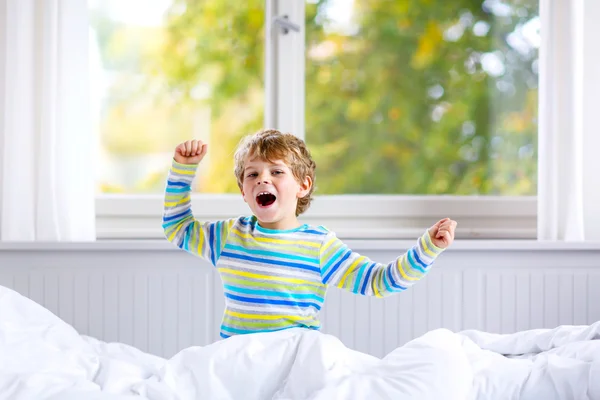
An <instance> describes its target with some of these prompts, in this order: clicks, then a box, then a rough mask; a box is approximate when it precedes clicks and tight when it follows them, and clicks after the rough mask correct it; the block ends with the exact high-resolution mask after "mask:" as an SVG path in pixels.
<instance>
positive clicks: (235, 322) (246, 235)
mask: <svg viewBox="0 0 600 400" xmlns="http://www.w3.org/2000/svg"><path fill="white" fill-rule="evenodd" d="M196 167H197V166H196V165H182V164H178V163H176V162H175V161H173V166H172V168H171V171H170V173H169V177H168V179H167V186H166V190H165V201H164V214H163V229H164V233H165V236H166V238H167V239H168V240H169V241H171V242H173V243H174V244H175V245H177V246H178V247H180V248H182V249H184V250H185V251H188V252H190V253H192V254H195V255H198V256H200V257H202V258H204V259H205V260H208V261H209V262H210V263H211V264H212V265H214V266H216V267H217V270H218V271H219V274H220V275H221V280H222V282H223V290H224V294H225V304H226V307H225V313H224V315H223V320H222V324H221V332H220V335H221V337H223V338H227V337H230V336H232V335H239V334H244V333H257V332H273V331H277V330H282V329H289V328H297V327H300V328H307V329H319V328H320V323H319V320H318V318H317V317H318V313H319V311H320V310H321V308H322V307H323V303H324V300H325V295H326V291H327V286H329V285H334V286H337V287H339V288H343V289H346V290H349V291H351V292H353V293H356V294H361V295H367V296H378V297H383V296H387V295H390V294H392V293H396V292H401V291H403V290H406V289H407V288H409V287H410V286H412V285H413V284H414V283H416V282H417V281H418V280H420V279H422V278H423V276H425V275H426V273H427V272H428V270H429V267H430V266H431V264H432V262H433V261H434V259H435V258H436V257H437V256H438V255H439V254H440V253H441V249H438V248H436V247H435V246H434V245H433V243H432V242H431V239H430V238H429V234H428V233H426V234H425V235H423V236H422V237H421V238H420V239H419V241H418V243H417V244H416V245H415V246H414V247H413V248H411V249H410V250H409V251H408V252H406V253H405V254H403V255H401V256H400V257H398V258H397V259H396V260H394V261H392V262H391V263H388V264H380V263H376V262H373V261H371V260H369V259H368V258H367V257H364V256H361V255H360V254H358V253H356V252H353V251H352V250H351V249H349V248H348V247H347V246H346V245H345V244H344V243H343V242H341V241H340V240H339V239H338V238H337V237H336V236H335V234H334V233H332V232H329V231H328V230H327V229H325V228H324V227H314V226H308V225H302V226H299V227H298V228H296V229H291V230H285V231H276V230H269V229H266V228H262V227H261V226H260V225H259V224H258V221H257V220H256V218H255V217H240V218H236V219H230V220H224V221H216V222H200V221H197V220H196V219H195V218H194V217H193V214H192V209H191V197H190V191H191V186H192V181H193V179H194V177H195V171H196Z"/></svg>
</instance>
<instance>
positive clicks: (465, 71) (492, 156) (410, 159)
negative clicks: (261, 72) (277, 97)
mask: <svg viewBox="0 0 600 400" xmlns="http://www.w3.org/2000/svg"><path fill="white" fill-rule="evenodd" d="M306 36H307V37H306V42H307V51H306V54H307V59H306V79H305V82H306V140H307V142H308V143H310V144H311V146H312V148H314V149H315V156H316V158H317V160H316V161H317V165H319V167H320V170H319V181H320V188H321V193H331V194H346V193H372V194H378V193H391V194H436V195H437V194H452V195H457V194H458V195H481V194H482V195H490V194H494V195H534V194H535V193H536V172H537V171H536V162H537V157H536V151H537V144H536V138H537V125H536V116H537V106H538V104H537V84H538V80H537V58H538V52H537V49H538V47H539V43H540V37H539V18H538V2H537V0H510V1H493V0H486V1H483V2H481V1H468V2H452V1H450V2H449V1H443V0H436V1H394V2H390V1H366V2H365V1H353V0H338V1H329V2H318V3H317V2H314V3H309V4H307V7H306Z"/></svg>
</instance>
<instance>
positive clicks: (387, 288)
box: [379, 269, 393, 293]
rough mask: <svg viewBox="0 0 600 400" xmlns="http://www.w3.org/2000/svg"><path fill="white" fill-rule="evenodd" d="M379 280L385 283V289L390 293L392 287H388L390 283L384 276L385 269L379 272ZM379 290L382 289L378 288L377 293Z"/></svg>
mask: <svg viewBox="0 0 600 400" xmlns="http://www.w3.org/2000/svg"><path fill="white" fill-rule="evenodd" d="M381 280H382V281H383V284H384V285H385V290H387V291H388V293H392V292H393V290H392V288H391V287H390V284H389V283H388V281H387V279H386V276H385V269H384V270H383V271H382V274H381ZM381 292H382V291H381V289H380V290H379V293H381Z"/></svg>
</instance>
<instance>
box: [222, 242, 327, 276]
mask: <svg viewBox="0 0 600 400" xmlns="http://www.w3.org/2000/svg"><path fill="white" fill-rule="evenodd" d="M225 248H226V249H231V250H238V251H242V252H245V253H250V254H257V255H261V256H270V257H279V258H287V259H288V260H296V261H305V262H308V263H311V264H315V265H319V262H318V261H317V260H316V259H315V258H309V257H302V256H295V255H293V254H285V253H279V252H276V251H266V250H255V249H248V248H246V247H242V246H238V245H235V244H229V243H227V244H226V245H225ZM316 271H317V272H318V271H319V269H318V268H317V270H316Z"/></svg>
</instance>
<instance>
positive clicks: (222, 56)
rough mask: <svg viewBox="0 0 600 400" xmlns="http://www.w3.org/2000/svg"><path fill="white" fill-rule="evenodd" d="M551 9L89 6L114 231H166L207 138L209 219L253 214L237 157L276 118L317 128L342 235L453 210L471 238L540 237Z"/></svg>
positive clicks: (334, 223)
mask: <svg viewBox="0 0 600 400" xmlns="http://www.w3.org/2000/svg"><path fill="white" fill-rule="evenodd" d="M538 15H539V12H538V1H535V0H509V1H500V0H482V1H475V2H472V1H468V2H467V1H465V2H458V3H457V2H443V1H440V0H434V1H411V2H409V1H406V2H404V1H402V2H400V1H385V0H376V1H368V2H365V1H358V0H327V1H313V0H309V1H306V3H304V2H303V1H297V2H296V1H294V2H288V1H282V0H250V1H247V2H244V3H239V4H237V3H236V6H235V7H232V6H231V4H230V3H229V2H227V1H224V0H213V1H210V2H209V1H185V0H152V1H146V2H142V1H127V2H122V1H117V0H111V1H100V0H95V1H92V0H90V16H91V21H92V26H93V28H94V32H95V35H96V42H95V43H96V44H97V54H98V57H97V60H98V62H97V63H96V64H95V65H96V68H95V75H94V76H95V77H96V78H95V79H94V82H95V83H96V85H95V86H94V88H95V90H96V93H97V96H96V97H97V98H98V99H100V100H101V102H100V107H99V110H100V114H99V124H98V126H99V133H98V136H99V142H100V144H101V146H100V148H101V149H102V154H101V159H102V169H101V171H99V179H98V182H99V187H98V189H99V202H98V212H99V217H100V221H99V224H98V225H99V229H100V231H101V232H100V237H103V236H105V237H115V236H119V234H118V233H117V234H115V232H116V231H118V230H119V229H121V230H123V229H125V228H124V226H127V229H129V230H131V232H134V233H132V234H131V235H127V234H125V235H124V236H135V237H138V236H144V234H143V232H150V228H149V227H152V233H148V234H147V236H150V237H152V236H155V235H156V234H157V233H158V232H157V231H158V230H159V228H160V226H159V225H157V223H156V218H157V217H159V211H158V210H160V209H161V201H162V190H163V187H164V177H165V174H166V171H167V169H168V168H169V164H170V159H171V155H172V151H173V148H174V146H175V145H176V144H177V143H179V142H181V141H183V140H186V139H189V138H200V139H202V140H205V141H208V142H209V146H210V150H209V155H208V160H207V162H206V163H204V162H203V163H204V165H205V166H206V167H205V168H201V169H200V171H199V172H200V174H201V176H200V179H198V180H197V186H196V187H195V188H194V190H195V191H196V192H198V193H199V194H198V195H197V196H200V197H198V199H200V198H201V200H202V202H203V204H204V205H207V206H206V207H204V208H202V209H199V208H198V207H196V208H195V210H196V211H198V212H199V213H201V214H202V215H200V217H201V218H202V217H205V218H212V217H227V216H230V214H229V213H234V214H237V213H239V212H244V210H245V207H244V205H243V202H242V201H241V199H239V196H238V195H237V193H238V189H237V185H236V183H235V179H234V176H233V173H232V166H233V165H232V152H233V148H234V147H235V145H236V144H237V142H238V140H239V138H240V137H241V136H242V135H245V134H247V133H251V132H253V131H256V130H258V129H260V128H261V127H263V126H264V125H267V126H269V127H277V128H280V129H282V130H289V131H292V132H294V133H296V134H298V135H300V136H302V137H304V138H305V140H306V141H307V143H308V144H309V146H310V148H311V150H312V152H313V154H314V156H315V158H316V160H317V164H318V179H317V194H320V195H322V197H320V198H318V200H317V201H316V202H315V204H314V206H313V207H311V210H310V211H309V213H308V215H307V218H308V219H311V218H315V220H318V222H320V223H326V224H327V225H328V226H329V227H331V228H332V229H334V230H337V231H338V233H339V231H340V229H341V230H342V231H343V230H344V229H347V230H348V231H352V230H355V231H356V230H358V231H359V232H355V233H354V234H349V236H354V237H365V236H374V237H393V238H397V237H412V236H414V234H415V232H416V230H419V231H420V230H421V229H424V228H425V227H426V226H428V225H427V224H428V223H429V222H431V221H430V220H431V219H433V218H435V217H437V216H438V214H439V215H440V216H446V215H448V214H451V215H452V216H456V217H457V218H460V217H461V216H462V217H463V219H462V221H464V223H463V224H462V225H461V226H462V228H463V232H465V233H466V235H467V236H470V237H513V238H517V237H534V236H535V197H533V195H535V193H536V174H537V94H538V91H537V84H538V81H537V57H538V47H539V42H540V38H539V35H540V34H539V24H540V23H539V17H538ZM275 17H281V18H287V19H288V21H289V22H290V23H291V24H296V25H298V27H299V32H295V31H294V30H293V29H292V30H289V29H288V30H287V31H286V32H285V34H284V32H283V28H282V26H281V25H278V24H276V23H274V22H273V20H274V18H275ZM265 27H266V29H265ZM269 29H270V31H269ZM298 55H300V57H301V58H299V57H298ZM265 121H266V122H265ZM234 194H236V195H234ZM383 195H385V196H383ZM440 195H449V196H440ZM463 196H464V197H463ZM228 210H231V211H228ZM432 210H433V211H432ZM124 217H131V218H130V219H129V220H127V221H126V222H120V223H121V224H122V225H123V226H120V227H119V228H118V229H116V230H114V229H113V228H112V227H114V226H116V225H115V224H116V221H117V219H121V220H122V219H123V218H124ZM323 219H325V222H323ZM142 220H144V223H141V222H140V221H142ZM150 221H152V222H150ZM433 222H435V221H433ZM386 229H387V230H388V233H381V232H384V231H385V230H386ZM369 230H370V231H371V232H379V233H371V234H367V233H365V232H367V231H369ZM103 232H104V233H103ZM141 232H142V234H140V233H141ZM407 232H408V233H407ZM342 236H343V234H342Z"/></svg>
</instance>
